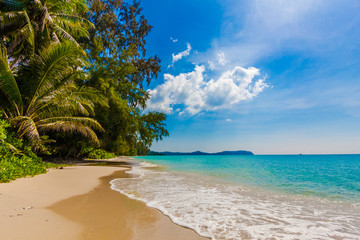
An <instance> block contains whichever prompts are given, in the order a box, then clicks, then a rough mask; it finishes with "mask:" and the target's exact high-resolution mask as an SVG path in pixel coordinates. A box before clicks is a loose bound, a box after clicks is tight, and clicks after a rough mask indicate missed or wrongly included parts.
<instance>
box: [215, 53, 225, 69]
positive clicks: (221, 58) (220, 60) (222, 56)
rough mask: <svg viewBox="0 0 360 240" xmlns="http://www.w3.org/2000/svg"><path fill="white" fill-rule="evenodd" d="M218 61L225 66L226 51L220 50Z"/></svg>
mask: <svg viewBox="0 0 360 240" xmlns="http://www.w3.org/2000/svg"><path fill="white" fill-rule="evenodd" d="M216 57H217V61H218V63H219V64H220V65H222V66H224V65H225V64H226V59H225V53H224V52H218V54H217V56H216Z"/></svg>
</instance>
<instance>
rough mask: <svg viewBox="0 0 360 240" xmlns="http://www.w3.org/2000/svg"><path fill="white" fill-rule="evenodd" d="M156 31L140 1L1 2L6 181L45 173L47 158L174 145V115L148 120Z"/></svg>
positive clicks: (0, 101) (0, 95) (156, 63)
mask: <svg viewBox="0 0 360 240" xmlns="http://www.w3.org/2000/svg"><path fill="white" fill-rule="evenodd" d="M151 28H152V26H150V25H149V23H148V22H147V20H146V18H145V17H144V15H143V14H142V9H141V7H140V3H139V2H138V1H134V2H132V3H129V2H125V1H117V0H108V1H103V0H88V1H85V0H47V1H44V0H19V1H1V3H0V113H1V114H2V115H1V116H2V118H1V119H2V120H1V121H2V122H1V124H2V129H6V130H1V129H0V144H1V151H0V152H1V166H2V167H3V168H2V169H6V171H5V170H4V171H5V172H6V174H5V172H4V171H2V174H3V176H6V177H3V178H4V179H5V178H6V179H12V178H13V176H25V175H33V174H36V173H40V172H43V171H44V167H45V168H46V166H47V165H46V164H45V163H44V164H43V163H42V161H41V158H39V156H45V155H46V156H47V159H48V157H49V156H54V157H64V158H86V157H88V158H111V157H115V156H116V155H119V154H121V155H140V154H146V153H147V152H148V150H149V147H150V146H151V144H152V142H153V141H154V140H155V141H159V140H161V139H162V138H163V137H165V136H168V132H167V130H166V124H165V121H166V116H165V114H164V113H160V112H147V111H146V101H147V100H148V99H149V97H150V96H149V93H148V92H147V86H148V85H149V84H150V82H151V81H152V80H154V79H155V78H156V77H157V75H158V73H159V71H160V59H159V58H158V57H157V56H147V55H146V48H145V43H146V41H145V38H146V36H147V35H148V33H149V32H150V30H151ZM21 166H28V167H27V168H28V170H29V171H28V172H26V173H25V170H21ZM11 169H12V170H11ZM14 169H19V171H20V172H19V173H15V172H14V171H15V170H14ZM4 181H5V180H4Z"/></svg>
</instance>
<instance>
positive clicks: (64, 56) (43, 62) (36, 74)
mask: <svg viewBox="0 0 360 240" xmlns="http://www.w3.org/2000/svg"><path fill="white" fill-rule="evenodd" d="M84 54H85V53H84V52H83V51H82V50H81V49H79V48H77V47H75V46H74V45H73V44H65V43H62V44H54V45H52V46H50V47H49V48H48V49H46V50H45V51H44V52H41V53H40V56H36V57H34V58H33V60H32V61H31V62H30V63H29V65H28V66H27V67H26V69H25V70H24V71H23V72H22V76H20V78H22V83H23V84H24V86H23V87H24V94H25V95H26V96H27V97H28V102H27V112H28V111H29V110H30V108H32V107H33V106H32V105H33V104H34V103H35V101H36V99H37V98H38V97H39V96H42V95H43V93H44V92H47V91H48V90H49V89H51V88H53V87H54V85H56V84H57V83H59V81H61V80H62V79H63V76H64V75H65V76H66V75H68V74H70V73H71V72H73V71H74V69H73V66H81V65H84V64H85V62H84V59H83V58H82V56H83V55H84ZM29 74H32V75H29Z"/></svg>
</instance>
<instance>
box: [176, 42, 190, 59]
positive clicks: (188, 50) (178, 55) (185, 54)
mask: <svg viewBox="0 0 360 240" xmlns="http://www.w3.org/2000/svg"><path fill="white" fill-rule="evenodd" d="M190 51H191V45H190V43H187V49H186V50H185V51H183V52H180V53H178V54H176V55H175V54H172V63H173V64H174V63H175V62H177V61H179V60H180V59H182V58H183V57H186V56H189V54H190Z"/></svg>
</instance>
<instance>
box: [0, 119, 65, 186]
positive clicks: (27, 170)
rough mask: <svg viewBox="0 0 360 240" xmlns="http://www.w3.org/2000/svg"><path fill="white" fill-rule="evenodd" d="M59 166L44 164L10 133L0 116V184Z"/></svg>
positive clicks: (7, 123) (8, 125) (27, 145)
mask: <svg viewBox="0 0 360 240" xmlns="http://www.w3.org/2000/svg"><path fill="white" fill-rule="evenodd" d="M58 167H61V165H56V164H52V163H45V162H43V161H42V160H41V158H39V157H38V156H37V155H36V154H35V153H34V152H33V151H32V149H31V147H30V146H29V144H27V143H26V141H24V140H23V139H19V138H17V137H16V134H15V133H14V132H12V131H11V126H10V123H9V122H7V121H6V120H5V119H4V118H3V117H2V115H1V114H0V182H9V181H11V180H14V179H16V178H20V177H26V176H34V175H37V174H41V173H45V172H46V169H47V168H58Z"/></svg>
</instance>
